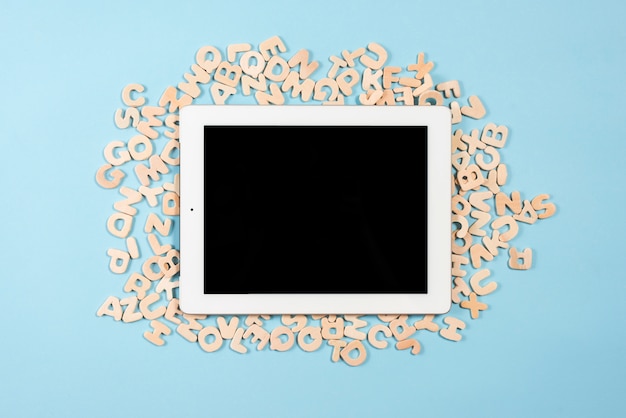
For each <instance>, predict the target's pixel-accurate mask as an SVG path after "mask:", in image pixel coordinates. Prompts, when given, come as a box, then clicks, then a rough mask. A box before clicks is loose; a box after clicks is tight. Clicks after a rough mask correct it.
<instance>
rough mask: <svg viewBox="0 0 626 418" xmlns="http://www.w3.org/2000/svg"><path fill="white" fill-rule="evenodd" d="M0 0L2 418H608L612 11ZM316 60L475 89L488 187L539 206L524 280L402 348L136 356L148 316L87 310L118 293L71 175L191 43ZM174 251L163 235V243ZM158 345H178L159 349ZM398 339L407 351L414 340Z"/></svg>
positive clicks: (183, 349)
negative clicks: (415, 351)
mask: <svg viewBox="0 0 626 418" xmlns="http://www.w3.org/2000/svg"><path fill="white" fill-rule="evenodd" d="M176 3H177V5H174V4H175V2H169V1H151V2H126V1H106V2H80V1H55V2H44V1H26V0H24V1H20V2H17V1H12V2H8V1H3V2H2V7H1V8H0V62H1V64H0V74H1V75H2V76H1V77H0V91H1V92H2V104H1V105H0V106H1V112H0V125H1V129H0V145H1V150H2V164H1V165H0V173H1V174H2V178H3V180H4V182H3V187H2V194H1V195H2V197H1V199H0V214H1V215H2V217H1V219H2V229H1V231H2V234H1V238H0V242H1V244H0V250H1V254H2V256H3V257H2V258H3V260H2V263H0V265H1V266H2V267H1V269H0V280H1V283H2V287H1V295H2V296H1V304H0V306H1V307H2V309H1V312H2V317H1V318H0V335H1V338H2V340H1V343H0V376H1V377H0V415H2V416H6V417H44V416H45V417H53V416H54V417H56V416H58V417H111V416H121V417H131V416H134V417H171V416H177V417H182V416H185V417H248V416H260V417H353V416H362V417H378V416H396V417H397V416H427V417H455V416H466V417H529V416H539V417H555V416H569V417H574V416H577V417H578V416H580V417H589V416H603V417H607V416H619V415H621V414H620V412H621V411H622V408H623V400H622V399H621V398H622V397H623V394H624V391H625V389H626V385H625V384H624V376H625V374H626V367H625V366H626V360H625V355H626V338H625V335H624V328H625V326H626V322H625V318H626V315H625V313H626V312H625V306H626V304H625V302H626V300H625V298H624V294H625V291H626V286H625V284H624V283H626V282H625V279H626V277H625V273H624V262H623V260H624V258H623V253H624V249H625V246H624V233H625V232H626V228H625V226H624V207H625V204H626V199H625V198H624V185H623V180H624V174H623V170H622V161H623V158H624V155H626V154H625V152H626V146H625V145H624V144H625V138H626V132H625V129H624V110H625V106H624V97H625V93H626V83H625V77H624V74H625V72H624V68H625V67H626V51H625V45H626V36H625V35H626V26H625V25H624V21H623V17H624V15H625V13H626V7H625V6H624V3H623V2H619V1H608V0H600V1H598V0H595V1H577V2H571V1H564V0H559V1H556V0H553V1H549V2H545V1H527V2H509V1H480V2H469V1H460V0H453V1H446V2H433V1H399V0H395V1H393V0H391V1H385V2H374V1H354V0H350V1H327V0H321V1H315V2H294V1H268V2H258V1H251V0H240V1H238V2H226V1H225V2H217V1H212V0H209V1H182V2H176ZM274 35H278V36H280V37H281V38H282V39H283V40H284V41H285V43H286V44H287V47H288V48H289V49H290V51H296V50H298V49H301V48H306V49H308V50H309V51H311V52H312V54H313V57H314V59H317V60H319V61H322V62H323V63H324V65H326V66H328V65H329V62H328V61H326V60H327V59H328V57H330V56H331V55H338V54H340V53H341V51H342V50H344V49H350V50H354V49H356V48H359V47H365V46H366V45H367V44H368V43H369V42H377V43H379V44H381V45H383V46H384V47H385V48H386V49H387V50H388V51H389V63H390V64H392V65H399V66H405V65H407V64H408V63H412V62H415V59H416V56H417V54H418V53H419V52H425V53H426V54H427V57H428V58H429V59H430V60H432V61H434V62H435V68H434V70H433V75H434V76H435V77H436V78H437V80H438V81H445V80H448V79H458V80H459V81H460V82H461V86H462V89H463V94H464V95H469V94H476V95H479V96H480V97H481V98H482V99H483V102H484V103H485V107H486V108H487V112H488V113H487V116H486V117H485V121H493V122H496V123H501V124H506V125H507V126H508V127H509V128H510V137H509V141H508V143H507V146H506V147H505V149H504V150H503V151H502V158H503V161H504V162H506V164H507V165H508V167H509V182H508V185H507V188H508V189H507V190H519V191H520V192H521V193H522V196H524V197H526V198H528V197H534V196H536V195H538V194H541V193H548V194H550V196H551V201H552V202H554V203H555V204H556V205H557V208H558V212H557V214H556V215H555V216H554V217H552V218H549V219H546V220H543V221H541V222H538V223H537V224H535V225H532V226H529V227H528V228H523V229H522V232H521V233H520V235H518V237H516V244H517V245H519V246H520V247H531V248H532V249H533V251H534V263H533V267H532V268H531V269H530V270H528V271H514V270H511V269H508V268H507V267H506V265H505V262H504V261H497V262H496V261H494V264H493V265H491V266H489V267H490V268H491V269H492V278H493V279H494V280H496V281H497V282H498V283H499V288H498V290H497V291H496V292H495V293H493V294H491V295H489V297H488V299H486V300H485V301H486V302H487V303H488V304H489V309H488V310H487V311H485V312H483V313H482V315H481V318H480V319H479V320H476V321H472V320H471V319H469V316H467V317H466V323H467V324H468V327H467V328H466V329H465V330H464V332H463V340H462V341H460V342H458V343H453V342H450V341H447V340H445V339H443V338H441V337H438V336H436V335H426V336H424V337H423V339H421V342H422V347H423V349H422V352H421V353H420V354H419V355H417V356H411V355H410V354H409V353H408V352H406V351H397V350H395V349H386V350H374V349H370V350H369V351H368V353H369V357H368V359H367V362H366V363H365V364H363V365H361V366H359V367H349V366H347V365H346V364H344V363H342V362H339V363H333V362H332V361H331V359H330V352H331V351H330V348H329V347H327V348H325V349H321V350H319V351H317V352H314V353H304V352H302V351H301V350H299V349H297V348H293V349H292V350H290V351H288V352H284V353H279V352H272V351H269V350H265V351H262V352H257V351H256V350H250V351H249V352H248V353H247V354H245V355H240V354H238V353H236V352H233V351H231V350H229V349H228V348H223V349H222V350H220V351H218V352H216V353H212V354H208V353H205V352H203V351H201V350H200V349H198V347H197V346H195V345H193V344H190V343H188V342H187V341H185V340H183V339H182V338H168V340H167V341H168V342H167V344H166V345H165V346H163V347H156V346H154V345H152V344H150V343H148V342H147V341H146V340H144V338H143V337H142V334H143V332H144V331H145V330H146V329H147V323H146V322H144V321H141V322H140V323H134V324H123V323H120V322H115V321H113V320H112V319H111V318H98V317H97V316H96V314H95V312H96V310H97V308H98V307H99V306H100V304H101V303H102V302H103V301H104V299H105V298H106V297H107V296H109V295H112V294H116V295H119V294H120V292H121V287H122V284H123V282H122V280H123V279H121V278H120V277H119V276H116V275H113V274H112V273H111V272H109V270H108V267H107V264H108V259H107V256H106V250H107V249H108V248H110V247H113V246H119V240H118V239H117V238H114V237H112V236H110V235H109V234H108V232H107V231H106V226H105V223H106V219H107V218H108V216H109V215H110V214H111V213H112V211H113V208H112V204H113V202H114V201H115V200H116V199H117V195H115V192H113V191H109V190H105V189H102V188H100V187H98V186H97V184H96V183H95V180H94V176H95V171H96V170H97V168H98V167H100V165H102V164H103V161H104V160H103V154H102V152H103V149H104V146H105V145H106V144H107V143H109V142H110V141H112V140H115V139H123V140H127V139H128V138H127V137H125V136H124V135H126V134H125V133H124V132H121V131H119V130H117V129H116V127H115V126H114V124H113V114H114V111H115V110H116V109H117V108H119V107H121V106H122V103H121V100H120V92H121V89H122V88H123V87H124V86H125V85H127V84H128V83H141V84H143V85H145V86H146V87H147V90H146V92H145V95H146V96H147V97H150V98H152V100H155V101H156V100H157V99H158V97H159V96H160V93H161V92H162V91H163V90H164V88H165V87H167V86H168V85H175V83H178V82H180V81H181V80H182V74H183V73H185V72H187V71H188V69H189V66H190V65H191V64H192V62H193V59H194V56H195V52H196V51H197V49H198V48H199V47H201V46H204V45H215V46H217V47H219V48H221V49H224V48H225V47H226V46H227V45H229V44H233V43H242V42H247V43H251V44H253V45H258V43H259V42H261V41H263V40H266V39H267V38H270V37H272V36H274ZM172 239H174V238H172ZM172 337H177V336H176V335H173V336H172ZM420 338H421V337H420Z"/></svg>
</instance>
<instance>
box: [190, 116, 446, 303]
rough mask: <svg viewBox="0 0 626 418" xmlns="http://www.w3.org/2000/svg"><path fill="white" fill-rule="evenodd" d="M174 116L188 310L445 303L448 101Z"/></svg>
mask: <svg viewBox="0 0 626 418" xmlns="http://www.w3.org/2000/svg"><path fill="white" fill-rule="evenodd" d="M179 124H180V280H179V286H180V287H179V301H180V308H181V310H182V311H183V312H186V313H191V314H221V315H226V314H233V315H234V314H441V313H445V312H447V311H448V310H449V309H450V301H451V239H450V233H451V209H450V207H451V206H450V193H451V192H450V190H451V184H450V181H451V114H450V110H449V109H448V108H446V107H441V106H362V105H346V106H321V105H320V106H313V105H283V106H271V105H192V106H186V107H184V108H182V109H181V111H180V121H179Z"/></svg>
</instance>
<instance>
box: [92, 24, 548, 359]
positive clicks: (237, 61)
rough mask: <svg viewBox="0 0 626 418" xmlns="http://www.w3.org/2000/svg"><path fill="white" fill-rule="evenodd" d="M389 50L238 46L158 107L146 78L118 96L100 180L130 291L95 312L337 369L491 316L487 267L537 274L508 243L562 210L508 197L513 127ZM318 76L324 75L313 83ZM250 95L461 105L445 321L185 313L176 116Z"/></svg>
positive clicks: (156, 330)
mask: <svg viewBox="0 0 626 418" xmlns="http://www.w3.org/2000/svg"><path fill="white" fill-rule="evenodd" d="M388 56H389V54H388V52H387V50H386V49H385V48H384V47H382V46H381V45H379V44H378V43H375V42H371V43H369V44H368V45H366V46H362V47H358V48H356V49H354V50H343V51H341V53H340V54H337V55H336V56H331V57H330V58H329V62H330V68H329V69H328V70H327V71H324V72H323V71H322V67H323V66H322V65H321V64H320V62H319V61H317V60H315V59H312V54H311V53H310V52H309V51H308V50H306V49H300V50H297V51H294V52H289V51H288V49H287V46H286V44H285V43H284V42H283V40H282V39H281V38H280V37H278V36H274V37H271V38H269V39H267V40H265V41H263V42H261V43H259V44H258V46H256V47H254V46H253V45H252V44H248V43H239V44H232V45H229V46H227V47H226V48H225V49H219V48H217V47H215V46H203V47H201V48H200V49H198V51H197V53H196V56H195V61H194V62H193V63H192V64H191V66H190V70H189V71H188V72H186V73H184V74H183V75H182V79H183V81H180V82H178V83H175V85H172V86H168V87H166V88H165V89H164V90H163V92H162V94H161V95H160V97H158V98H157V101H156V103H157V104H156V105H154V104H151V100H150V98H149V97H147V96H145V95H143V92H144V91H145V90H146V89H145V87H144V86H143V85H141V84H137V83H131V84H128V85H127V86H125V87H124V88H123V89H122V93H121V96H122V97H121V99H122V103H123V105H124V106H123V107H121V108H119V109H117V110H116V111H115V114H114V123H115V125H116V126H117V128H119V129H120V130H124V132H127V133H128V137H129V138H128V139H127V140H125V141H124V140H114V141H111V142H110V143H109V144H107V145H106V146H105V147H104V163H103V164H102V166H101V167H100V168H99V169H98V170H97V171H96V182H97V184H98V185H99V186H101V187H102V188H105V189H113V190H117V192H118V193H119V196H117V197H116V198H115V201H114V203H113V205H112V208H113V213H112V214H111V215H110V216H109V218H108V219H107V220H106V222H105V225H106V229H107V231H108V232H109V233H110V234H111V235H112V236H113V237H115V238H117V239H119V244H118V245H117V246H116V247H115V248H110V249H108V251H107V252H106V255H107V258H108V260H107V263H108V266H109V270H110V271H111V272H112V273H114V274H115V275H117V276H119V277H120V278H121V279H122V280H121V282H120V283H119V285H120V287H121V288H122V290H123V292H124V293H123V295H122V296H108V297H106V298H105V299H104V302H103V303H102V304H101V306H100V307H99V308H98V309H97V311H96V315H97V316H99V317H102V316H106V317H110V318H113V320H115V321H121V322H137V321H145V322H146V331H145V332H144V333H143V336H144V338H145V339H146V340H147V341H149V342H151V343H152V344H154V345H157V346H162V345H164V344H166V342H167V340H168V339H169V338H173V337H174V335H176V334H177V335H178V336H180V337H182V338H184V339H186V340H187V341H189V342H191V343H193V344H197V346H198V347H199V349H201V350H203V351H206V352H209V353H211V352H215V351H218V350H220V349H222V348H223V347H225V346H228V347H229V348H230V349H231V350H234V351H236V352H238V353H242V354H243V353H247V352H248V351H250V350H252V349H255V350H256V351H263V350H272V351H287V350H290V349H294V348H299V349H301V350H303V351H305V352H312V351H316V350H321V349H328V350H329V356H330V359H331V361H333V362H344V363H345V364H347V365H350V366H358V365H361V364H363V363H364V362H365V361H366V359H367V357H368V352H369V351H370V350H372V349H375V350H384V349H388V348H390V347H395V349H396V350H400V351H405V352H407V353H410V354H411V355H417V354H419V353H420V352H421V349H422V343H421V342H420V341H423V340H422V336H425V335H429V334H430V335H439V336H440V337H441V338H444V339H446V340H449V341H460V340H461V339H462V338H463V332H464V330H465V329H466V327H467V325H468V321H472V320H476V319H478V318H480V317H481V316H484V315H488V314H489V313H488V309H489V306H488V305H487V304H486V303H485V297H486V296H487V295H489V294H491V293H493V292H494V291H496V289H497V288H498V284H497V283H496V282H495V281H493V280H488V278H489V277H490V275H491V270H490V269H489V268H487V267H486V265H485V264H486V263H488V262H490V261H492V260H494V258H495V257H498V256H500V255H501V254H506V255H507V256H508V266H509V267H510V268H511V269H515V270H528V269H530V268H531V267H532V262H533V251H532V249H531V248H517V247H515V246H513V240H514V239H515V237H516V235H517V234H518V232H519V231H520V228H523V227H524V224H534V223H535V222H537V221H539V220H542V219H545V218H549V217H551V216H553V215H554V214H555V211H556V206H555V204H554V203H552V202H551V201H550V196H549V195H548V194H540V195H538V196H532V197H528V196H523V195H522V193H520V192H519V191H507V190H505V189H504V188H505V186H506V180H507V176H508V171H509V170H508V167H507V166H506V164H505V163H504V162H503V161H502V160H503V158H502V154H501V153H502V150H503V148H504V147H505V145H506V143H507V141H508V139H509V130H508V128H507V126H506V125H503V124H499V123H494V122H486V123H484V124H482V125H479V126H477V127H474V126H471V125H472V124H475V123H479V122H477V121H480V120H481V119H483V118H484V117H485V116H486V115H487V110H486V108H485V106H484V103H483V101H482V100H481V99H480V98H479V97H478V96H475V95H470V96H468V97H467V98H465V99H464V98H463V97H462V88H461V84H460V83H459V81H457V80H445V81H435V79H434V74H433V69H434V63H433V62H432V61H428V60H427V58H426V56H425V54H424V53H423V52H420V53H418V54H417V58H416V62H415V63H410V64H408V65H406V66H404V67H401V66H395V65H390V64H389V63H388ZM316 76H317V77H316ZM240 99H243V100H253V102H254V103H257V104H259V105H282V104H285V103H289V102H290V101H297V102H314V103H318V104H321V105H343V104H347V103H354V104H360V105H364V106H372V105H373V106H394V105H403V106H412V105H420V106H429V105H446V106H449V107H450V109H451V111H452V123H453V135H452V143H453V151H452V166H451V211H452V225H451V240H452V254H451V279H452V301H453V307H452V310H451V311H450V312H449V313H448V314H446V315H422V316H415V317H413V316H410V315H377V316H363V315H335V314H332V313H329V314H328V315H281V316H279V317H270V316H263V315H247V316H245V317H239V316H230V317H223V316H217V317H208V316H207V315H189V314H185V313H183V312H181V311H180V309H179V307H178V298H177V291H178V271H179V252H178V250H177V249H176V243H177V239H176V232H175V231H176V224H177V219H178V215H179V177H178V166H179V157H178V150H179V142H178V111H179V110H180V109H181V108H182V107H184V106H187V105H190V104H192V103H205V104H211V103H212V104H228V103H229V102H233V101H235V100H240Z"/></svg>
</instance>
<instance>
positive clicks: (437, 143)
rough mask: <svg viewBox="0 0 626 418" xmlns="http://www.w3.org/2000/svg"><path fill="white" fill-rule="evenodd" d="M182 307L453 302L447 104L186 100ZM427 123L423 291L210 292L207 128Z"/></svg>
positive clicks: (248, 310) (211, 310) (440, 306)
mask: <svg viewBox="0 0 626 418" xmlns="http://www.w3.org/2000/svg"><path fill="white" fill-rule="evenodd" d="M179 116H180V119H179V129H180V131H179V133H180V278H179V304H180V309H181V310H182V311H183V312H185V313H189V314H208V315H238V314H442V313H446V312H448V311H449V309H450V306H451V239H450V231H451V210H450V190H451V185H450V181H451V180H450V179H451V177H450V176H451V129H452V128H451V113H450V109H449V108H447V107H445V106H359V105H345V106H312V105H281V106H271V105H189V106H186V107H184V108H182V109H181V110H180V115H179ZM210 125H222V126H223V125H290V126H298V125H320V126H327V125H330V126H332V125H347V126H350V125H382V126H385V125H396V126H418V125H419V126H427V127H428V151H427V152H428V156H427V161H428V176H427V177H428V178H427V181H428V187H427V190H428V192H427V193H428V194H427V205H428V211H427V213H428V215H427V217H428V230H427V234H428V246H427V247H428V254H427V257H428V274H427V276H428V277H427V288H428V292H427V293H426V294H371V293H366V294H345V293H341V294H327V293H324V294H302V293H298V294H205V293H204V289H203V288H204V284H203V283H204V236H203V235H204V207H203V205H204V127H205V126H210Z"/></svg>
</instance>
